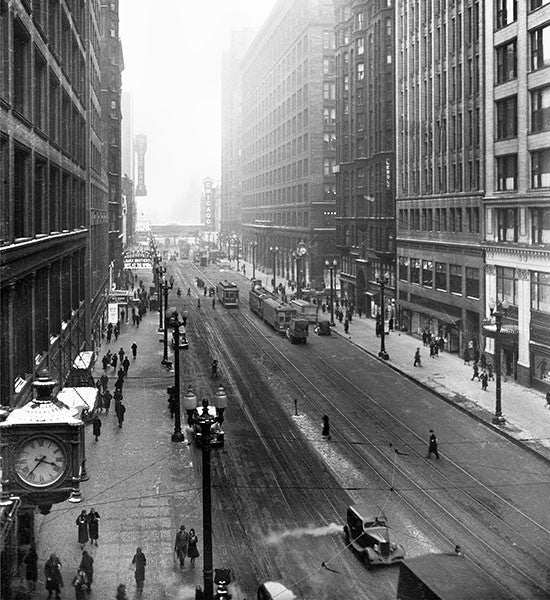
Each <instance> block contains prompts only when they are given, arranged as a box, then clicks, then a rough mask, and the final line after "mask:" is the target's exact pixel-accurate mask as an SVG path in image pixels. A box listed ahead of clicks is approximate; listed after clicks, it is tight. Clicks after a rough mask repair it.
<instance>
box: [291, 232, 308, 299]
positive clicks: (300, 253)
mask: <svg viewBox="0 0 550 600" xmlns="http://www.w3.org/2000/svg"><path fill="white" fill-rule="evenodd" d="M306 254H307V248H306V245H305V244H304V242H300V243H299V244H298V247H297V248H296V250H294V252H293V253H292V256H293V257H294V258H295V260H296V298H297V299H298V300H300V299H301V298H302V259H303V258H304V256H305V255H306Z"/></svg>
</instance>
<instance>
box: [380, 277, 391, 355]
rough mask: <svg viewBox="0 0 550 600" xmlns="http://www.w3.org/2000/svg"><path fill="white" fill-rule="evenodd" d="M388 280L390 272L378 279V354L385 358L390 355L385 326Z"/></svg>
mask: <svg viewBox="0 0 550 600" xmlns="http://www.w3.org/2000/svg"><path fill="white" fill-rule="evenodd" d="M387 282H388V274H387V273H384V274H383V275H382V277H380V278H379V279H378V285H379V286H380V318H381V325H382V327H381V328H380V352H379V353H378V356H379V357H380V358H383V359H384V360H388V359H389V358H390V355H389V354H388V353H387V352H386V340H385V337H386V326H385V316H386V299H385V298H384V290H385V287H386V283H387Z"/></svg>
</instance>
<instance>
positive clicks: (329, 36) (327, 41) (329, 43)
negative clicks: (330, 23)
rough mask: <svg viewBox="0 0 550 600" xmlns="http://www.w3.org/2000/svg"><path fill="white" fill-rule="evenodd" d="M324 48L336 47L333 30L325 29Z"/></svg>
mask: <svg viewBox="0 0 550 600" xmlns="http://www.w3.org/2000/svg"><path fill="white" fill-rule="evenodd" d="M323 48H324V49H325V50H330V49H331V48H334V34H333V32H332V31H323Z"/></svg>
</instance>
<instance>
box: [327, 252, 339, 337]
mask: <svg viewBox="0 0 550 600" xmlns="http://www.w3.org/2000/svg"><path fill="white" fill-rule="evenodd" d="M337 264H338V263H337V261H336V259H334V260H333V261H332V263H331V262H330V261H328V260H325V265H326V266H327V267H328V270H329V271H330V323H329V325H330V326H331V327H334V325H335V323H334V278H333V275H334V269H335V268H336V265H337Z"/></svg>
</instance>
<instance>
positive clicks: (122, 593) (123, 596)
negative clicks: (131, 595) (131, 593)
mask: <svg viewBox="0 0 550 600" xmlns="http://www.w3.org/2000/svg"><path fill="white" fill-rule="evenodd" d="M116 600H128V594H127V593H126V586H125V585H124V584H123V583H120V584H119V585H118V587H117V589H116Z"/></svg>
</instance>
